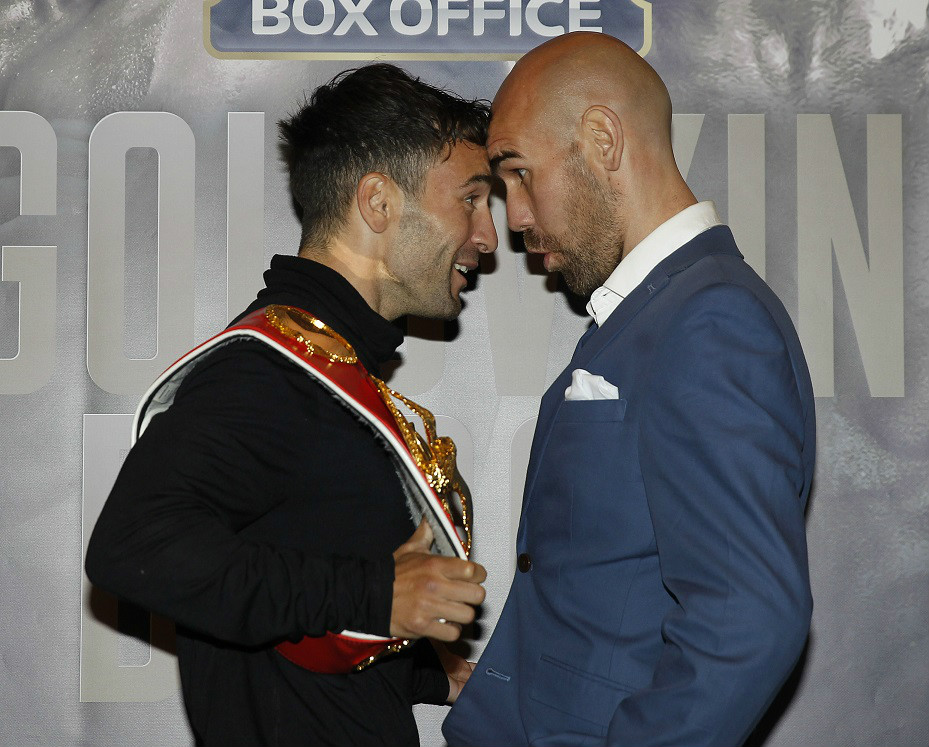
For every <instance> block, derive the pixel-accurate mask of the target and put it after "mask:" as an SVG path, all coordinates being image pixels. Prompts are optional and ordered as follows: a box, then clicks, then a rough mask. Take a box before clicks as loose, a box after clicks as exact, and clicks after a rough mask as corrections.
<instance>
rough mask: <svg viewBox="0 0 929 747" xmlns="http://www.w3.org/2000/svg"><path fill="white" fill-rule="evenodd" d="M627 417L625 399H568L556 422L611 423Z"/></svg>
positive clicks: (563, 403)
mask: <svg viewBox="0 0 929 747" xmlns="http://www.w3.org/2000/svg"><path fill="white" fill-rule="evenodd" d="M625 417H626V400H625V399H566V400H565V401H564V402H562V403H561V408H560V409H559V410H558V413H557V415H556V416H555V422H556V423H558V422H562V423H583V422H594V423H602V422H610V421H614V420H623V419H624V418H625Z"/></svg>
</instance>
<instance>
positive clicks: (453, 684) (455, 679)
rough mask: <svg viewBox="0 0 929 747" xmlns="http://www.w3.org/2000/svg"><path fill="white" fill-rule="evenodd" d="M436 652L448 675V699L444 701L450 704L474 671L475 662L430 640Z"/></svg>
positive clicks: (456, 698) (456, 697) (438, 642)
mask: <svg viewBox="0 0 929 747" xmlns="http://www.w3.org/2000/svg"><path fill="white" fill-rule="evenodd" d="M431 643H432V645H433V647H434V648H435V650H436V653H437V654H438V655H439V661H441V662H442V668H443V669H444V670H445V675H446V676H447V677H448V700H446V701H445V702H446V703H448V705H452V704H453V703H454V702H455V701H456V700H458V695H459V694H460V693H461V689H462V688H463V687H464V686H465V683H466V682H467V681H468V678H469V677H470V676H471V672H473V671H474V667H475V662H473V661H468V660H467V659H465V658H463V657H461V656H458V654H453V653H452V652H451V651H449V650H448V648H447V647H446V646H445V644H443V643H441V642H440V641H435V640H433V641H431Z"/></svg>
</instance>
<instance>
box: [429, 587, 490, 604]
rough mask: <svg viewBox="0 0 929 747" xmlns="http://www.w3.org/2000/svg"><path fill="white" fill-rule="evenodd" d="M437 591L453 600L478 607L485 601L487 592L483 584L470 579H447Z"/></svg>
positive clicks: (445, 597)
mask: <svg viewBox="0 0 929 747" xmlns="http://www.w3.org/2000/svg"><path fill="white" fill-rule="evenodd" d="M436 593H437V594H438V595H439V596H441V597H442V598H444V599H448V600H449V601H451V602H462V603H464V604H469V605H471V606H472V607H476V606H477V605H479V604H481V603H482V602H483V601H484V597H485V596H486V594H487V592H486V591H485V590H484V587H483V586H479V585H478V584H475V583H471V582H469V581H446V582H445V583H444V584H442V585H441V586H440V587H438V588H437V589H436Z"/></svg>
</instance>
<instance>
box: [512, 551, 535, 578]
mask: <svg viewBox="0 0 929 747" xmlns="http://www.w3.org/2000/svg"><path fill="white" fill-rule="evenodd" d="M516 567H517V568H519V572H520V573H528V572H529V571H531V570H532V558H531V557H529V553H527V552H521V553H520V554H519V557H518V558H516Z"/></svg>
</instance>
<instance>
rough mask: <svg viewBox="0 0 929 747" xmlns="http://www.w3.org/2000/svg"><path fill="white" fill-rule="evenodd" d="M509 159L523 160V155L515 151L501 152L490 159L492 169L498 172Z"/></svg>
mask: <svg viewBox="0 0 929 747" xmlns="http://www.w3.org/2000/svg"><path fill="white" fill-rule="evenodd" d="M508 158H523V154H522V153H520V152H518V151H515V150H503V151H500V153H499V154H497V155H496V156H494V157H493V158H491V159H490V168H491V169H493V170H494V171H496V170H497V169H499V168H500V164H501V163H503V161H506V160H507V159H508Z"/></svg>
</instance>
